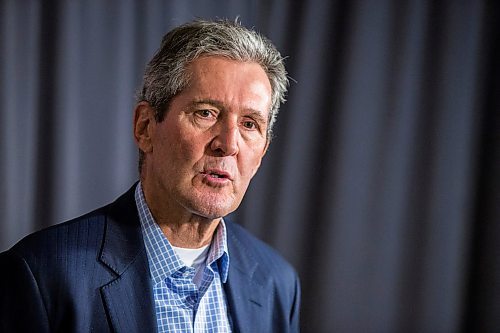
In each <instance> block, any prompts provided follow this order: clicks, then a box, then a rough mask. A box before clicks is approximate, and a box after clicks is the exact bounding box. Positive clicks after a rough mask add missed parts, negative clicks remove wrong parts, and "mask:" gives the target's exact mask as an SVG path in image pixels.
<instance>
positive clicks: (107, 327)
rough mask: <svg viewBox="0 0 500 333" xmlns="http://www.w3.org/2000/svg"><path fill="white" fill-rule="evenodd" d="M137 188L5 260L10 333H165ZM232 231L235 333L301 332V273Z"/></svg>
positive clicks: (0, 301) (1, 280)
mask: <svg viewBox="0 0 500 333" xmlns="http://www.w3.org/2000/svg"><path fill="white" fill-rule="evenodd" d="M134 188H135V186H134V187H132V188H131V189H130V190H129V191H128V192H127V193H125V194H124V195H122V196H121V197H120V198H118V199H117V200H116V201H115V202H113V203H111V204H109V205H107V206H104V207H102V208H100V209H97V210H95V211H93V212H91V213H89V214H86V215H84V216H82V217H79V218H76V219H74V220H71V221H68V222H65V223H62V224H59V225H56V226H53V227H50V228H47V229H45V230H42V231H39V232H36V233H34V234H31V235H29V236H27V237H26V238H24V239H23V240H21V241H20V242H19V243H17V244H16V245H15V246H14V247H12V248H11V249H10V250H8V251H6V252H3V253H1V254H0V267H1V273H0V276H1V277H0V316H1V320H0V332H127V333H129V332H156V316H155V310H154V300H153V291H152V286H151V281H150V280H151V279H150V274H149V268H148V259H147V254H146V250H145V248H144V244H143V240H142V233H141V228H140V222H139V216H138V213H137V209H136V205H135V199H134ZM226 226H227V237H228V249H229V256H230V265H229V267H230V268H229V275H228V280H227V283H226V284H225V286H224V288H225V292H226V297H227V301H228V307H229V311H230V315H231V320H232V323H233V328H234V331H235V332H297V331H298V330H299V302H300V287H299V282H298V278H297V275H296V273H295V271H294V270H293V269H292V268H291V266H290V265H289V264H288V263H287V262H286V261H285V260H284V259H282V258H281V256H279V255H278V254H277V253H276V252H275V251H274V250H273V249H271V248H270V247H269V246H267V245H265V244H264V243H263V242H261V241H259V240H258V239H256V238H255V237H253V236H252V235H250V234H249V233H248V232H247V231H245V230H244V229H243V228H242V227H240V226H238V225H236V224H234V223H231V222H230V221H227V220H226Z"/></svg>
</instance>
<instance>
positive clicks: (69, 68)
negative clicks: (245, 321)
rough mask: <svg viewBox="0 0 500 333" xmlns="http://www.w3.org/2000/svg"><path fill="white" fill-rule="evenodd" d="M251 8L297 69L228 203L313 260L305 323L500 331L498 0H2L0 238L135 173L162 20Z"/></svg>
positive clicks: (90, 201) (280, 245)
mask: <svg viewBox="0 0 500 333" xmlns="http://www.w3.org/2000/svg"><path fill="white" fill-rule="evenodd" d="M236 16H239V17H240V19H241V21H242V23H243V24H244V25H246V26H249V27H255V28H256V29H257V30H259V31H261V32H262V33H264V34H265V35H267V36H268V37H269V38H270V39H272V40H273V41H274V42H275V43H276V45H277V46H278V48H279V49H280V51H281V52H282V53H283V54H284V55H286V56H287V57H288V58H287V68H288V71H289V75H290V76H291V77H292V78H293V81H294V82H293V83H292V84H291V87H290V91H289V96H288V102H287V103H286V104H285V106H284V107H283V108H282V109H281V112H280V117H279V119H278V123H277V125H276V130H275V133H276V137H275V139H274V141H273V143H272V144H271V148H270V151H269V152H268V154H267V156H266V158H265V160H264V162H263V165H262V167H261V170H260V172H259V174H258V175H257V176H256V178H255V179H254V182H253V183H252V185H251V187H250V189H249V192H248V194H247V196H246V198H245V200H244V202H243V204H242V206H241V207H240V209H239V210H238V211H237V212H236V213H234V214H233V216H232V217H233V219H235V220H236V221H237V222H239V223H240V224H242V225H244V226H245V227H247V228H248V229H250V230H251V231H252V232H253V233H254V234H256V235H257V236H259V237H260V238H262V239H263V240H265V241H266V242H268V243H269V244H271V245H272V246H274V247H275V248H277V249H278V250H279V251H280V252H281V253H282V254H283V255H284V256H285V257H286V258H288V260H290V261H291V262H292V263H293V264H294V266H295V267H296V269H297V270H298V272H299V274H300V277H301V280H302V288H303V290H302V291H303V303H302V328H303V331H304V332H347V333H352V332H499V331H500V245H499V244H500V224H499V222H500V208H499V207H500V171H499V169H500V143H499V141H500V140H499V136H500V119H499V118H500V116H499V115H500V112H499V111H500V102H499V101H500V98H499V96H500V50H499V47H500V38H499V37H500V36H499V22H500V6H499V5H498V2H495V1H489V2H488V1H479V0H477V1H473V0H471V1H465V0H464V1H460V0H456V1H444V2H443V1H431V0H429V1H424V0H413V1H400V0H392V1H391V0H380V1H376V0H369V1H341V0H337V1H326V0H324V1H322V0H309V1H285V0H281V1H280V0H274V1H268V0H253V1H248V0H239V1H236V0H234V1H231V0H227V1H207V0H205V1H202V0H200V1H185V0H178V1H153V0H148V1H139V0H137V1H131V0H130V1H100V0H93V1H76V0H75V1H70V0H68V1H49V0H45V1H41V0H40V1H35V0H31V1H30V0H22V1H18V0H0V106H1V113H0V135H1V139H0V140H1V146H0V156H1V157H2V158H1V161H0V175H1V180H0V198H1V200H0V223H1V224H0V250H4V249H7V248H9V247H10V246H12V245H13V244H14V243H15V242H16V241H17V240H19V239H20V238H22V237H23V236H25V235H26V234H28V233H30V232H32V231H34V230H38V229H40V228H42V227H46V226H49V225H53V224H56V223H59V222H61V221H64V220H67V219H69V218H72V217H75V216H78V215H80V214H83V213H85V212H87V211H89V210H91V209H93V208H96V207H98V206H100V205H103V204H105V203H108V202H110V201H112V200H114V198H116V197H117V196H118V195H119V194H120V193H122V192H124V191H125V190H126V189H127V188H128V187H129V186H131V184H132V183H133V182H134V181H135V180H136V179H137V171H136V170H137V152H136V148H135V146H134V142H133V139H132V111H133V105H134V93H135V90H136V89H137V88H138V86H139V83H140V78H141V75H142V74H141V73H142V71H143V69H144V65H145V63H146V61H147V60H148V59H149V58H150V57H151V56H152V54H153V53H154V51H155V50H156V49H157V47H158V46H159V43H160V40H161V37H162V35H163V34H164V33H165V32H166V31H168V30H169V29H171V28H172V27H174V26H176V25H178V24H181V23H184V22H185V21H188V20H191V19H193V18H196V17H201V18H215V17H219V18H232V19H234V18H235V17H236ZM2 274H5V272H3V273H2Z"/></svg>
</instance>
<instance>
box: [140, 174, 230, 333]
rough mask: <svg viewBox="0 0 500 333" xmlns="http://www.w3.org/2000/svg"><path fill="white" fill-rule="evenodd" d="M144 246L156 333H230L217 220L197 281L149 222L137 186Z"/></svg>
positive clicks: (222, 235) (222, 238)
mask: <svg viewBox="0 0 500 333" xmlns="http://www.w3.org/2000/svg"><path fill="white" fill-rule="evenodd" d="M135 202H136V205H137V209H138V211H139V218H140V221H141V228H142V234H143V237H144V244H145V247H146V252H147V255H148V260H149V270H150V273H151V279H152V284H153V294H154V295H153V296H154V301H155V310H156V321H157V325H158V332H160V333H161V332H179V333H180V332H182V333H186V332H197V333H198V332H231V325H230V318H229V314H228V312H227V305H226V304H227V303H226V298H225V294H224V290H223V288H222V283H225V282H226V280H227V274H228V270H229V254H228V251H227V240H226V227H225V225H224V221H222V220H221V222H220V223H219V226H218V227H217V229H216V232H215V234H214V237H213V240H212V244H211V245H210V250H209V252H208V256H207V261H206V266H205V267H201V268H200V269H201V270H203V272H202V273H199V274H201V279H200V281H199V282H198V283H197V284H195V283H194V282H193V278H194V276H195V269H194V268H193V267H188V266H185V264H184V263H183V262H182V260H181V259H180V258H179V257H178V256H177V254H176V253H175V250H174V249H173V248H172V246H171V245H170V243H169V241H168V240H167V238H166V237H165V235H164V234H163V232H162V231H161V229H160V227H159V226H158V224H156V222H155V221H154V219H153V216H152V215H151V212H150V210H149V208H148V205H147V203H146V201H145V199H144V194H143V192H142V187H141V183H139V184H138V185H137V187H136V189H135Z"/></svg>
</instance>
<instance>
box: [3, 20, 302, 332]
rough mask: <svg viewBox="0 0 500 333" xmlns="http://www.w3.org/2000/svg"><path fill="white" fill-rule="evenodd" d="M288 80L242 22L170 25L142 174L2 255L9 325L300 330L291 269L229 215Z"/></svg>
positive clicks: (144, 104)
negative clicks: (101, 202)
mask: <svg viewBox="0 0 500 333" xmlns="http://www.w3.org/2000/svg"><path fill="white" fill-rule="evenodd" d="M287 84H288V80H287V77H286V72H285V68H284V66H283V59H282V57H281V56H280V54H279V53H278V51H277V50H276V49H275V47H274V46H273V45H272V44H271V43H270V42H269V41H268V40H267V39H265V38H264V37H262V36H260V35H259V34H257V33H256V32H254V31H252V30H247V29H246V28H243V27H242V26H240V25H239V24H238V23H231V22H227V21H214V22H208V21H195V22H192V23H189V24H186V25H183V26H180V27H178V28H176V29H174V30H172V31H171V32H169V33H168V34H167V35H166V36H165V37H164V39H163V42H162V45H161V48H160V50H159V51H158V52H157V53H156V55H155V56H154V57H153V59H152V60H151V61H150V63H149V64H148V66H147V68H146V72H145V75H144V80H143V87H142V89H141V91H140V92H139V94H138V103H137V105H136V108H135V113H134V137H135V140H136V142H137V146H138V148H139V155H140V158H139V170H140V181H139V182H138V183H136V184H135V185H134V186H133V187H132V188H131V189H130V190H129V191H128V192H127V193H125V194H124V195H123V196H121V197H120V198H118V199H117V200H116V201H115V202H113V203H111V204H109V205H107V206H105V207H102V208H100V209H97V210H96V211H94V212H91V213H89V214H86V215H84V216H82V217H80V218H77V219H75V220H72V221H69V222H66V223H63V224H60V225H57V226H54V227H51V228H49V229H46V230H42V231H40V232H37V233H34V234H32V235H30V236H28V237H26V238H25V239H23V240H22V241H20V242H19V243H18V244H16V245H15V246H14V247H13V248H11V249H10V250H9V251H7V252H4V253H2V254H1V255H0V267H2V274H1V276H2V277H1V281H0V288H1V291H0V306H1V308H0V313H1V316H2V318H1V321H0V331H1V332H109V331H112V332H154V331H158V332H295V331H298V320H299V299H300V289H299V283H298V279H297V276H296V274H295V272H294V270H293V269H292V268H291V267H290V266H289V264H287V263H286V262H285V261H284V260H283V259H282V258H281V257H280V256H279V255H278V254H277V253H276V252H274V251H273V250H272V249H270V248H269V247H268V246H266V245H265V244H264V243H262V242H260V241H259V240H257V239H255V238H254V237H253V236H251V235H250V234H248V233H247V232H246V231H245V230H243V228H241V227H240V226H237V225H236V224H233V223H232V222H230V221H227V220H223V219H222V217H224V216H225V215H227V214H228V213H230V212H232V211H234V210H235V209H236V208H237V207H238V205H239V204H240V202H241V200H242V198H243V195H244V193H245V191H246V189H247V187H248V184H249V182H250V180H251V179H252V177H253V176H254V175H255V173H256V172H257V169H258V168H259V166H260V163H261V160H262V158H263V156H264V154H265V153H266V150H267V148H268V146H269V143H270V140H271V132H272V126H273V123H274V121H275V119H276V114H277V112H278V108H279V105H280V103H282V102H283V101H284V94H285V91H286V87H287Z"/></svg>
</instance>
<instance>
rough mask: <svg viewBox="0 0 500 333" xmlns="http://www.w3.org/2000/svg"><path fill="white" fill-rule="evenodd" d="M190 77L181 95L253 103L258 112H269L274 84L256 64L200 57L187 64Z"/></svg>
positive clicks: (224, 101)
mask: <svg viewBox="0 0 500 333" xmlns="http://www.w3.org/2000/svg"><path fill="white" fill-rule="evenodd" d="M187 74H188V77H189V81H188V82H189V83H188V86H187V87H186V88H185V89H184V91H183V92H182V93H181V94H182V95H190V96H191V97H193V98H210V99H214V100H220V102H221V103H228V102H233V103H240V104H254V106H258V108H259V109H262V110H264V109H265V110H268V111H269V110H270V107H271V83H270V81H269V78H268V76H267V74H266V72H265V71H264V69H263V68H262V67H261V66H260V65H259V64H258V63H256V62H243V61H237V60H231V59H228V58H225V57H219V56H207V57H201V58H198V59H196V60H194V61H192V62H191V63H190V64H189V65H188V67H187Z"/></svg>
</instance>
